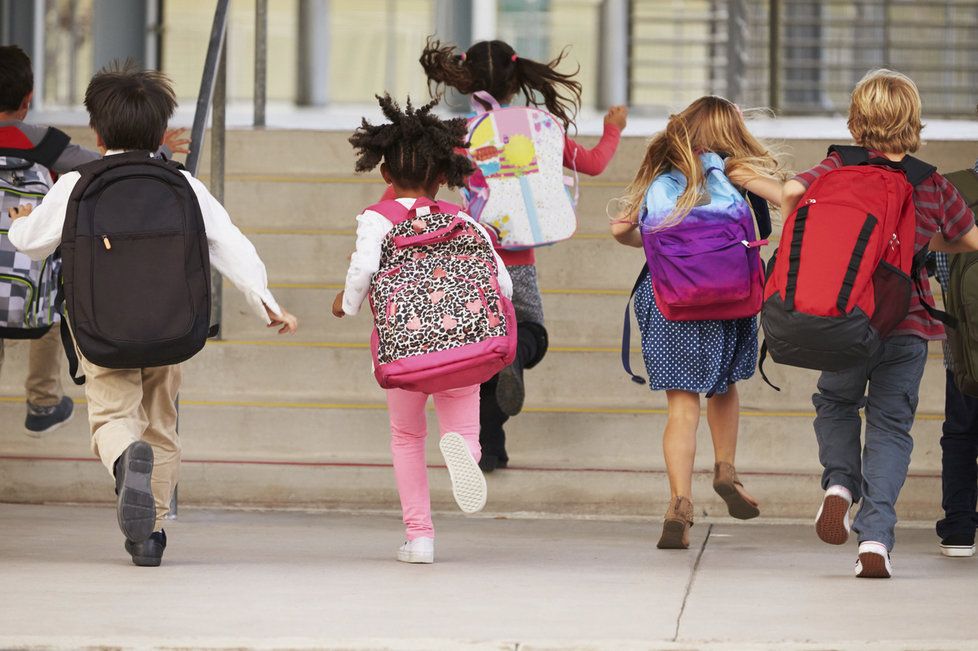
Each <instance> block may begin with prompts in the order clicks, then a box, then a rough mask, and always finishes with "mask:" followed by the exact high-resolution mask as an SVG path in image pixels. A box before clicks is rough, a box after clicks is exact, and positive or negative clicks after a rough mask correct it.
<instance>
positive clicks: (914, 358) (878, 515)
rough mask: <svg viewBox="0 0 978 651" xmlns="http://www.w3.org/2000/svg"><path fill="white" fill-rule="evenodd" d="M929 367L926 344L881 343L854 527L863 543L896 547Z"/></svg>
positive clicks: (906, 340) (906, 339) (908, 340)
mask: <svg viewBox="0 0 978 651" xmlns="http://www.w3.org/2000/svg"><path fill="white" fill-rule="evenodd" d="M926 362H927V342H926V341H924V340H923V339H920V338H918V337H911V336H898V337H892V338H890V339H888V340H886V341H885V342H884V343H883V349H882V354H881V356H880V361H879V362H878V363H877V364H876V366H875V367H874V368H873V369H872V379H871V380H870V382H869V396H868V399H867V401H866V446H865V449H864V451H863V473H862V474H863V483H862V493H863V503H862V507H861V508H860V509H859V513H858V515H856V519H855V521H854V522H853V527H852V528H853V530H854V531H855V532H856V533H858V534H859V542H860V543H863V542H869V541H872V542H876V543H881V544H882V545H884V546H885V547H886V548H887V549H888V550H890V549H892V548H893V543H894V535H893V530H894V528H895V527H896V523H897V516H896V501H897V498H898V497H899V495H900V489H901V488H903V483H904V481H905V480H906V478H907V469H908V467H909V466H910V453H911V452H912V451H913V438H911V436H910V429H911V427H913V422H914V416H915V414H916V411H917V399H918V393H919V390H920V379H921V377H923V374H924V365H925V364H926Z"/></svg>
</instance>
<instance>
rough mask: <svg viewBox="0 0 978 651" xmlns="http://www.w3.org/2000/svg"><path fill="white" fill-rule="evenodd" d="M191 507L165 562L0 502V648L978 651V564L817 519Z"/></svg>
mask: <svg viewBox="0 0 978 651" xmlns="http://www.w3.org/2000/svg"><path fill="white" fill-rule="evenodd" d="M399 525H400V523H399V522H398V518H397V517H396V516H394V515H390V514H368V515H352V514H346V513H307V512H281V511H279V512H246V511H210V510H206V511H204V510H186V511H184V512H183V513H181V515H180V518H179V520H178V521H177V522H174V523H172V524H171V525H170V526H169V529H168V532H169V534H170V547H169V549H168V550H167V553H166V556H165V559H164V561H165V564H164V566H163V567H161V568H158V569H148V568H136V567H133V566H131V565H130V564H129V560H128V557H127V556H126V555H125V553H124V552H123V550H122V548H121V547H122V546H121V541H120V539H119V538H120V536H119V533H118V530H117V529H116V527H115V522H114V511H113V510H112V509H107V508H103V507H81V506H76V507H73V506H19V505H0V648H4V649H6V648H21V647H28V648H33V647H38V648H41V647H43V648H52V647H53V648H80V647H96V648H105V647H121V648H175V647H176V648H199V647H205V648H238V649H244V648H261V649H271V648H275V649H278V648H283V649H284V648H347V649H386V648H392V649H455V648H463V649H468V648H478V649H520V650H521V651H528V650H529V649H675V650H679V649H683V650H693V649H711V650H712V649H724V650H726V649H731V650H732V649H765V650H767V649H772V650H773V649H805V650H812V651H814V650H819V651H823V650H827V649H850V648H859V649H915V650H916V649H935V650H936V649H941V650H943V651H947V650H950V649H978V642H976V640H978V618H976V617H975V616H974V605H975V601H976V598H978V560H975V559H965V560H949V559H944V558H942V557H940V556H939V555H938V554H937V553H936V552H937V548H936V545H935V539H934V536H933V534H932V533H931V531H930V530H928V529H925V528H922V527H921V528H908V529H903V530H901V531H900V533H899V546H898V548H897V550H896V552H895V554H894V565H895V571H896V577H895V578H894V579H893V580H890V581H867V580H856V579H854V578H853V577H852V565H853V561H854V558H853V557H854V553H855V549H854V548H853V547H845V548H834V547H828V546H825V545H823V544H821V543H819V542H818V541H817V539H816V538H815V536H814V533H813V532H812V529H811V527H809V526H804V525H784V524H749V525H742V524H737V523H734V522H727V521H716V522H714V523H712V524H711V523H707V522H701V523H698V524H697V526H695V527H694V528H693V545H692V547H691V549H690V550H689V551H687V552H662V551H657V550H656V549H655V546H654V543H655V540H656V537H657V534H658V529H657V526H656V524H655V523H652V522H615V521H584V520H546V519H498V518H490V517H481V518H462V517H458V516H440V517H437V518H436V526H438V528H439V531H438V534H439V535H438V546H437V550H436V551H437V563H436V564H435V565H433V566H409V565H404V564H401V563H397V562H395V561H394V560H393V555H394V550H395V548H396V547H397V545H398V544H399V543H400V541H401V540H400V526H399Z"/></svg>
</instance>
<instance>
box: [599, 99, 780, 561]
mask: <svg viewBox="0 0 978 651" xmlns="http://www.w3.org/2000/svg"><path fill="white" fill-rule="evenodd" d="M716 169H720V170H722V171H723V173H724V174H725V175H726V177H727V178H728V179H729V181H730V182H731V183H732V184H733V185H734V186H735V187H736V188H737V189H739V190H741V191H744V190H747V191H750V192H751V193H752V194H755V195H757V196H758V197H761V198H762V199H764V200H766V201H768V202H771V203H775V204H778V203H779V202H780V201H781V185H782V183H783V171H782V169H781V166H780V164H779V162H778V160H777V158H776V157H775V156H774V155H773V154H772V153H771V151H770V150H769V149H768V148H767V147H765V146H764V145H763V144H761V143H760V142H759V141H758V140H757V139H756V138H755V137H754V136H753V135H752V134H751V133H750V131H748V130H747V126H746V124H745V123H744V118H743V115H742V114H741V112H740V109H739V108H738V107H737V106H736V105H735V104H733V103H732V102H729V101H727V100H726V99H723V98H722V97H712V96H710V97H701V98H700V99H698V100H696V101H694V102H693V103H692V104H690V105H689V106H688V107H687V108H686V109H684V110H683V111H682V112H680V113H677V114H675V115H672V116H670V117H669V122H668V124H667V125H666V128H665V130H664V131H661V132H660V133H657V134H656V135H655V136H653V137H652V140H651V141H650V142H649V146H648V149H647V150H646V152H645V157H644V159H643V160H642V164H641V166H640V167H639V170H638V173H637V174H636V175H635V179H634V180H633V181H632V183H631V184H630V185H629V186H628V190H627V192H626V194H625V197H624V198H623V199H622V201H621V203H622V205H621V214H620V215H619V216H618V219H616V220H615V221H614V222H613V223H612V225H611V231H612V234H613V235H614V237H615V239H616V240H618V241H619V242H620V243H622V244H625V245H628V246H634V247H640V248H641V247H643V238H642V234H641V229H652V230H654V231H657V232H662V231H663V230H666V229H669V228H671V227H674V226H676V225H678V224H681V223H682V222H683V220H684V219H686V218H687V216H688V215H689V214H690V212H691V211H692V210H693V209H694V208H695V207H697V206H700V205H705V204H710V203H711V201H710V197H709V190H708V189H707V174H708V173H709V171H710V170H716ZM664 174H671V175H673V176H675V177H681V179H680V180H681V181H682V182H683V183H685V187H684V188H683V190H682V192H681V194H679V196H678V198H677V199H676V200H675V204H674V205H672V206H669V205H666V206H657V205H654V204H655V201H654V200H653V197H654V196H661V195H656V194H655V193H654V192H653V187H652V186H653V181H655V180H656V178H657V177H660V175H664ZM704 214H709V213H708V212H704ZM640 218H641V219H640ZM711 219H713V220H720V219H727V217H726V216H723V215H713V216H712V217H711ZM640 221H641V229H640V228H639V226H640V223H639V222H640ZM711 223H712V222H711ZM715 223H716V224H717V227H718V228H719V227H721V225H722V222H720V221H716V222H715ZM758 244H760V242H758ZM634 307H635V315H636V318H637V320H638V325H639V329H640V331H641V334H642V353H643V356H644V358H645V366H646V369H647V371H648V375H649V388H651V389H652V390H653V391H665V392H666V400H667V403H668V412H669V414H668V420H667V423H666V428H665V432H664V434H663V439H662V448H663V452H664V455H665V462H666V472H667V474H668V476H669V487H670V490H671V498H670V502H669V510H668V511H667V513H666V516H665V522H664V524H663V530H662V537H661V538H660V540H659V543H658V546H659V548H660V549H686V548H687V547H688V546H689V527H691V526H692V524H693V503H692V499H691V498H692V478H693V463H694V460H695V456H696V429H697V426H698V424H699V420H700V394H706V395H707V404H706V417H707V421H708V422H709V426H710V433H711V435H712V438H713V450H714V455H715V461H716V463H715V465H714V478H713V488H714V490H716V492H717V493H718V494H720V496H721V497H723V499H724V501H725V502H726V503H727V507H728V511H729V513H730V515H732V516H733V517H735V518H739V519H745V520H746V519H750V518H754V517H757V516H758V515H759V514H760V511H759V509H758V503H757V501H756V500H755V499H754V498H753V497H751V495H750V494H749V493H748V492H747V491H746V489H744V486H743V484H742V483H741V482H740V480H739V478H738V476H737V471H736V470H735V468H734V457H735V454H736V451H737V434H738V426H739V418H740V398H739V396H738V393H737V385H736V383H737V382H739V381H741V380H746V379H748V378H750V377H751V376H752V375H753V374H754V369H755V368H756V366H757V317H756V316H752V317H749V318H740V319H729V320H690V321H685V320H682V321H681V320H669V319H667V318H666V317H664V316H663V313H662V311H661V310H660V309H659V306H658V305H657V304H656V297H655V295H654V290H653V281H652V278H651V277H650V276H649V275H644V276H643V279H642V281H641V282H640V283H638V284H637V285H636V290H635V302H634Z"/></svg>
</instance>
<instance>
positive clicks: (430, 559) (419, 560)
mask: <svg viewBox="0 0 978 651" xmlns="http://www.w3.org/2000/svg"><path fill="white" fill-rule="evenodd" d="M397 560H398V561H400V562H401V563H412V564H414V565H428V564H431V563H434V562H435V555H434V554H419V553H417V552H409V553H405V552H401V551H399V552H397Z"/></svg>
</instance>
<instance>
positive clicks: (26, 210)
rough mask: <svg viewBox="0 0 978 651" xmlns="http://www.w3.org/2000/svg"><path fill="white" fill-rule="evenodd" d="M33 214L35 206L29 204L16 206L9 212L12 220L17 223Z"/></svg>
mask: <svg viewBox="0 0 978 651" xmlns="http://www.w3.org/2000/svg"><path fill="white" fill-rule="evenodd" d="M32 212H34V206H32V205H31V204H29V203H27V204H24V205H23V206H14V207H13V208H11V209H10V210H8V211H7V214H8V215H10V219H11V220H13V221H17V220H18V219H20V218H21V217H27V215H29V214H31V213H32Z"/></svg>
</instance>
